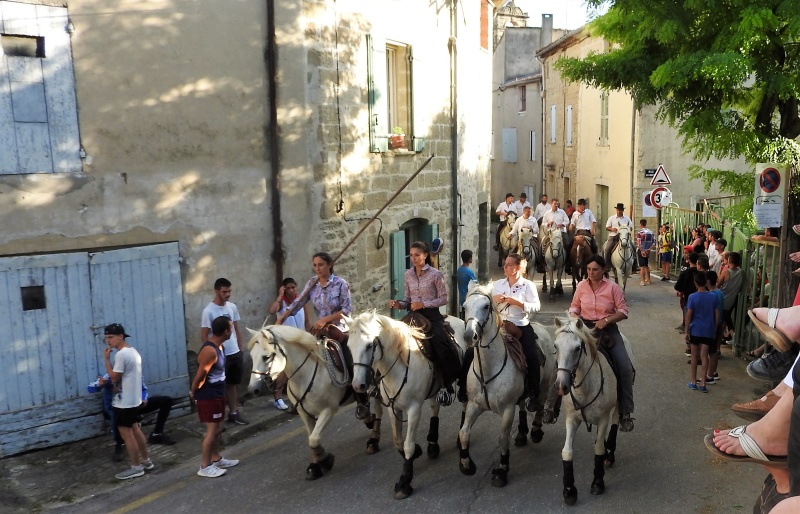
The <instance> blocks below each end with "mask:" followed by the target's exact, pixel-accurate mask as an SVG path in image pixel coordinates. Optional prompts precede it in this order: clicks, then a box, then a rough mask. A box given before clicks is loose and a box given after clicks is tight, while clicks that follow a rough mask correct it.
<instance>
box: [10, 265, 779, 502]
mask: <svg viewBox="0 0 800 514" xmlns="http://www.w3.org/2000/svg"><path fill="white" fill-rule="evenodd" d="M493 264H495V265H496V263H493ZM492 268H493V269H492V274H493V275H497V276H499V275H498V271H499V269H498V268H495V267H494V266H492ZM537 278H538V284H539V287H541V277H540V276H537ZM672 285H673V284H672V283H671V282H660V281H657V277H655V276H654V281H653V284H652V285H650V286H645V287H642V286H639V280H638V277H635V276H634V277H632V279H631V280H629V281H628V288H627V291H626V298H627V301H628V303H629V306H630V310H631V316H630V319H629V320H626V321H624V322H622V323H621V325H620V326H621V330H622V331H623V333H625V334H626V335H627V336H628V337H629V338H630V340H631V341H632V344H633V348H634V351H635V361H636V370H637V381H636V386H635V398H636V406H637V407H636V412H635V414H634V416H635V418H636V429H635V430H634V431H633V432H631V433H620V434H619V438H618V447H617V462H616V465H615V466H614V467H613V468H611V469H609V470H608V471H607V472H606V476H605V482H606V487H607V490H606V493H605V494H604V495H602V496H592V495H590V494H589V486H590V484H591V480H592V466H593V456H592V448H591V440H592V435H591V434H589V433H587V431H586V430H585V428H583V427H581V428H580V429H579V431H578V434H577V436H576V441H575V475H576V486H577V488H578V490H579V497H578V503H577V505H575V506H574V507H566V506H565V505H564V503H563V500H562V497H561V488H562V486H561V470H562V465H561V447H562V446H563V437H564V426H563V419H560V420H559V422H558V423H557V424H556V425H546V426H545V437H544V440H543V441H542V442H541V443H540V444H538V445H533V444H531V443H530V442H529V443H528V445H527V446H526V447H523V448H514V447H512V450H511V471H510V473H509V485H508V486H507V487H505V488H503V489H498V488H494V487H492V486H491V484H490V482H491V469H492V468H493V467H495V466H497V465H498V461H499V448H498V443H497V439H498V429H499V421H500V420H499V418H498V417H497V416H495V415H494V414H491V413H485V414H483V416H481V418H479V420H478V422H477V425H476V428H475V431H474V432H473V438H472V445H471V448H470V450H471V454H472V457H473V459H474V460H475V462H476V464H477V466H478V473H477V474H476V475H474V476H471V477H466V476H463V475H461V473H460V472H459V471H458V466H457V459H458V453H457V450H456V449H455V439H456V434H457V431H458V421H459V409H458V407H456V406H451V407H448V408H444V409H442V421H441V428H440V436H441V437H440V445H441V449H442V453H441V456H440V457H439V459H438V460H429V459H428V458H427V457H426V456H423V457H421V458H420V459H418V460H417V461H416V462H415V476H414V481H413V486H414V487H415V491H414V494H413V495H412V496H411V497H410V498H409V499H407V500H400V501H398V500H395V499H394V498H393V494H392V490H393V485H394V483H395V482H396V480H397V478H398V477H399V475H400V473H401V467H402V459H401V457H400V456H399V455H398V454H397V453H396V452H395V451H393V450H392V449H391V432H390V428H389V426H388V419H387V422H386V423H385V425H384V426H383V434H382V440H381V449H382V451H381V452H379V453H378V454H376V455H373V456H367V455H365V453H364V445H365V442H366V439H367V432H366V430H365V429H364V428H363V426H362V424H360V423H359V422H357V421H356V420H355V419H354V416H353V411H352V408H347V409H344V410H342V411H340V413H339V414H338V415H337V416H336V417H335V419H334V420H333V422H332V423H331V425H330V426H329V427H328V429H327V430H326V431H325V433H324V434H323V440H322V444H323V445H324V446H325V447H326V449H328V450H329V451H331V452H332V453H333V454H335V456H336V463H335V465H334V467H333V469H332V470H331V471H330V472H328V473H326V475H325V476H324V477H323V478H321V479H320V480H317V481H315V482H308V481H306V480H305V479H304V477H305V467H306V465H307V463H308V450H307V439H306V435H305V429H304V428H303V426H302V422H301V421H300V420H299V418H298V417H297V416H290V415H288V414H285V413H283V412H280V411H277V410H276V409H274V407H272V405H271V398H263V397H262V398H256V399H253V400H250V401H248V402H247V403H246V405H245V407H244V413H245V415H246V416H247V417H248V418H249V419H250V420H251V425H248V426H233V425H227V430H226V432H225V437H226V447H225V449H224V451H223V454H224V455H225V456H226V457H228V458H236V459H241V463H240V464H239V466H237V467H235V468H231V469H230V470H229V471H228V473H227V474H226V475H225V476H223V477H221V478H217V479H207V478H200V477H198V476H196V474H195V473H196V471H197V468H198V465H199V452H200V436H201V434H202V428H201V427H200V424H199V423H198V422H197V421H196V418H195V416H194V415H189V416H183V417H181V418H177V419H171V420H169V422H168V423H167V429H168V431H169V432H170V435H172V436H173V437H174V438H175V439H177V440H178V443H177V444H176V445H174V446H151V447H150V448H151V450H152V456H153V460H154V461H155V463H156V468H155V469H154V470H153V471H152V472H148V473H147V475H146V476H145V477H142V478H137V479H133V480H128V481H125V482H118V481H116V480H115V479H114V477H113V475H114V473H115V472H117V471H120V470H122V469H124V464H121V463H113V462H111V459H110V456H111V453H112V450H113V443H112V442H111V440H110V438H106V437H101V438H95V439H92V440H88V441H83V442H79V443H74V444H69V445H64V446H61V447H58V448H52V449H47V450H42V451H37V452H31V453H29V454H26V455H21V456H17V457H10V458H6V459H2V460H0V473H2V478H0V498H2V501H1V502H0V511H2V512H9V513H13V512H31V511H55V512H75V513H82V514H83V513H91V512H153V511H156V512H192V513H193V514H200V513H212V512H238V513H249V512H336V513H339V512H405V511H408V510H409V509H410V510H411V511H418V512H434V511H442V512H448V513H449V512H499V511H505V512H565V511H568V510H569V511H574V512H592V513H606V512H608V513H612V512H613V513H618V512H664V513H675V512H687V513H703V514H710V513H726V512H749V511H751V510H752V505H753V503H754V502H755V499H756V497H757V495H758V493H759V491H760V486H761V483H762V482H763V479H764V478H765V476H766V472H764V471H763V470H762V468H760V467H759V466H755V465H747V464H734V463H730V462H727V461H723V460H721V459H718V458H715V457H714V456H713V455H712V454H711V453H709V452H708V451H707V450H706V449H705V447H704V445H703V441H702V439H703V436H704V435H705V434H707V433H709V432H710V431H711V430H713V428H730V427H733V426H736V425H739V424H743V423H744V422H742V421H741V420H739V419H738V418H736V417H735V416H734V415H733V413H732V412H731V411H730V409H729V406H730V404H731V403H734V402H738V401H748V400H750V399H752V398H753V397H754V396H755V395H756V394H759V393H761V392H763V391H764V390H766V387H767V385H766V384H760V383H757V382H754V381H753V380H752V379H750V378H748V377H747V375H746V373H745V371H744V368H745V365H746V362H744V361H742V360H740V359H737V358H735V357H733V355H732V353H731V352H730V350H727V349H725V350H723V359H721V360H720V368H719V374H720V376H721V377H722V380H721V381H720V382H719V383H718V384H715V385H712V386H709V389H710V392H709V393H708V394H702V393H699V392H695V391H691V390H689V389H688V388H687V387H686V384H687V365H686V364H687V362H686V361H687V358H686V357H685V356H684V354H683V346H684V345H683V340H682V336H680V335H679V334H678V333H677V332H676V331H675V330H674V329H673V327H674V326H676V325H677V324H679V322H680V314H679V308H678V304H677V298H676V297H675V295H674V291H673V289H672ZM565 293H566V294H565V296H564V297H561V298H558V299H557V300H556V301H554V302H549V301H548V300H547V298H546V297H543V298H542V312H541V314H540V315H539V316H538V320H539V321H541V322H543V323H545V324H547V325H552V318H553V316H554V315H558V314H563V313H564V311H565V310H566V309H567V307H568V305H569V295H570V293H571V285H569V284H567V283H566V282H565ZM548 328H549V329H550V330H551V333H552V326H549V327H548ZM98 401H99V399H98ZM427 424H428V415H427V413H426V414H424V415H423V420H422V422H421V424H420V431H419V433H420V435H419V436H418V441H417V442H418V443H419V444H420V445H421V446H423V448H424V447H425V444H424V442H425V441H424V439H425V434H426V433H427ZM145 431H146V432H149V431H148V430H147V428H146V429H145ZM515 432H516V428H515V429H514V433H515ZM514 433H512V436H513V435H514Z"/></svg>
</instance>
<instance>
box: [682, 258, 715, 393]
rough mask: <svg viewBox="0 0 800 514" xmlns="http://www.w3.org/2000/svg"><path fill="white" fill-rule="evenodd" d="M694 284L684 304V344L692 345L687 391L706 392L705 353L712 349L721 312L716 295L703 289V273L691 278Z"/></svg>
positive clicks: (706, 363) (704, 275) (706, 364)
mask: <svg viewBox="0 0 800 514" xmlns="http://www.w3.org/2000/svg"><path fill="white" fill-rule="evenodd" d="M694 284H695V287H696V288H697V292H695V293H692V294H691V295H689V299H688V300H687V301H686V318H685V321H684V325H685V326H686V342H688V343H689V345H690V346H691V358H690V359H689V384H688V386H689V389H693V390H695V391H701V392H703V393H707V392H708V388H706V376H707V375H708V354H709V351H710V350H711V348H712V346H714V337H716V333H717V325H718V324H719V320H720V316H721V313H720V312H719V308H718V306H717V302H718V300H717V296H716V295H715V294H714V293H710V292H709V291H708V289H707V288H706V286H707V285H708V280H707V279H706V274H705V273H704V272H697V273H695V275H694ZM698 356H699V357H700V369H701V375H700V376H701V378H700V384H699V385H698V383H697V364H698V362H697V360H698Z"/></svg>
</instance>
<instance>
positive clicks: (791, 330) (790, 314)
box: [753, 305, 800, 341]
mask: <svg viewBox="0 0 800 514" xmlns="http://www.w3.org/2000/svg"><path fill="white" fill-rule="evenodd" d="M767 311H768V309H765V308H762V307H759V308H756V309H753V314H755V316H756V318H758V319H759V320H760V321H763V322H764V323H767ZM775 328H776V329H777V330H778V331H779V332H781V333H782V334H783V335H785V336H786V338H787V339H789V340H790V341H797V340H798V339H800V305H796V306H794V307H787V308H785V309H780V312H779V313H778V319H777V320H776V322H775Z"/></svg>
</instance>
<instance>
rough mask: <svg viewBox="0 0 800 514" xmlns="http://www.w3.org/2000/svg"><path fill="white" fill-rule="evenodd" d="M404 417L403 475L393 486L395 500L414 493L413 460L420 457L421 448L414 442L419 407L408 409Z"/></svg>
mask: <svg viewBox="0 0 800 514" xmlns="http://www.w3.org/2000/svg"><path fill="white" fill-rule="evenodd" d="M406 416H408V424H407V427H406V437H405V443H404V444H403V451H402V452H401V453H402V455H403V473H402V474H401V475H400V480H399V481H398V482H397V483H396V484H394V497H395V499H397V500H403V499H405V498H408V497H409V496H411V493H413V492H414V488H413V487H411V481H412V480H413V479H414V460H415V459H417V458H418V457H419V456H420V455H422V448H420V447H419V445H418V444H416V442H415V437H416V435H417V428H419V418H420V405H412V406H411V407H409V409H408V410H407V411H406Z"/></svg>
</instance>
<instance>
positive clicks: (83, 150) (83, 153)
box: [78, 146, 86, 159]
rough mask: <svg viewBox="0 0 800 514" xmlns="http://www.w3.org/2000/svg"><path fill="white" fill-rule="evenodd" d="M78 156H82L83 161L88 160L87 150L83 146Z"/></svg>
mask: <svg viewBox="0 0 800 514" xmlns="http://www.w3.org/2000/svg"><path fill="white" fill-rule="evenodd" d="M78 155H80V156H81V159H85V158H86V149H85V148H83V147H82V146H81V149H80V151H79V152H78Z"/></svg>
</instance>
